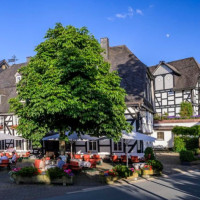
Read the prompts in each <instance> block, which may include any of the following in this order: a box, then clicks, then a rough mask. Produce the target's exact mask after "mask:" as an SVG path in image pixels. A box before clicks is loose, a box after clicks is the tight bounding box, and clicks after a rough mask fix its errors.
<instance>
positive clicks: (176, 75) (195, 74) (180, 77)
mask: <svg viewBox="0 0 200 200" xmlns="http://www.w3.org/2000/svg"><path fill="white" fill-rule="evenodd" d="M150 71H151V72H152V74H153V75H154V76H155V82H154V84H155V107H156V113H158V114H160V115H163V114H164V113H168V115H169V116H179V113H180V105H181V103H182V102H183V101H187V102H191V103H192V106H193V115H198V114H199V75H200V65H199V63H197V61H196V60H195V59H194V58H186V59H182V60H177V61H172V62H168V63H166V62H164V61H161V62H160V63H159V64H158V65H155V66H152V67H150Z"/></svg>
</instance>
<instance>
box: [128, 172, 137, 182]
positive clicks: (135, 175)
mask: <svg viewBox="0 0 200 200" xmlns="http://www.w3.org/2000/svg"><path fill="white" fill-rule="evenodd" d="M127 179H133V180H135V181H136V180H137V179H138V173H137V172H135V173H133V175H132V176H129V177H127Z"/></svg>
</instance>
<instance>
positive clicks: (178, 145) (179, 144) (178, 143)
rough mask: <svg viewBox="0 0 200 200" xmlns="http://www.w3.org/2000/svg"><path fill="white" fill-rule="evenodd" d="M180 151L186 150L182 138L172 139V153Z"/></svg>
mask: <svg viewBox="0 0 200 200" xmlns="http://www.w3.org/2000/svg"><path fill="white" fill-rule="evenodd" d="M182 150H186V148H185V142H184V139H183V138H182V137H175V138H174V151H175V152H180V151H182Z"/></svg>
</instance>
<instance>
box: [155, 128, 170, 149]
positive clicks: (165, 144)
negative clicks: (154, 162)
mask: <svg viewBox="0 0 200 200" xmlns="http://www.w3.org/2000/svg"><path fill="white" fill-rule="evenodd" d="M157 132H164V140H156V141H155V142H154V143H153V147H156V146H162V147H164V148H172V147H173V134H172V132H171V131H155V130H154V132H153V133H152V134H151V136H152V137H155V138H157Z"/></svg>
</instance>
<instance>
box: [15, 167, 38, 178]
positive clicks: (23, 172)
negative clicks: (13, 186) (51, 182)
mask: <svg viewBox="0 0 200 200" xmlns="http://www.w3.org/2000/svg"><path fill="white" fill-rule="evenodd" d="M15 174H16V175H20V176H23V177H31V176H35V175H37V174H38V170H37V168H35V167H23V168H21V169H20V170H19V171H17V172H16V173H15Z"/></svg>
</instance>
